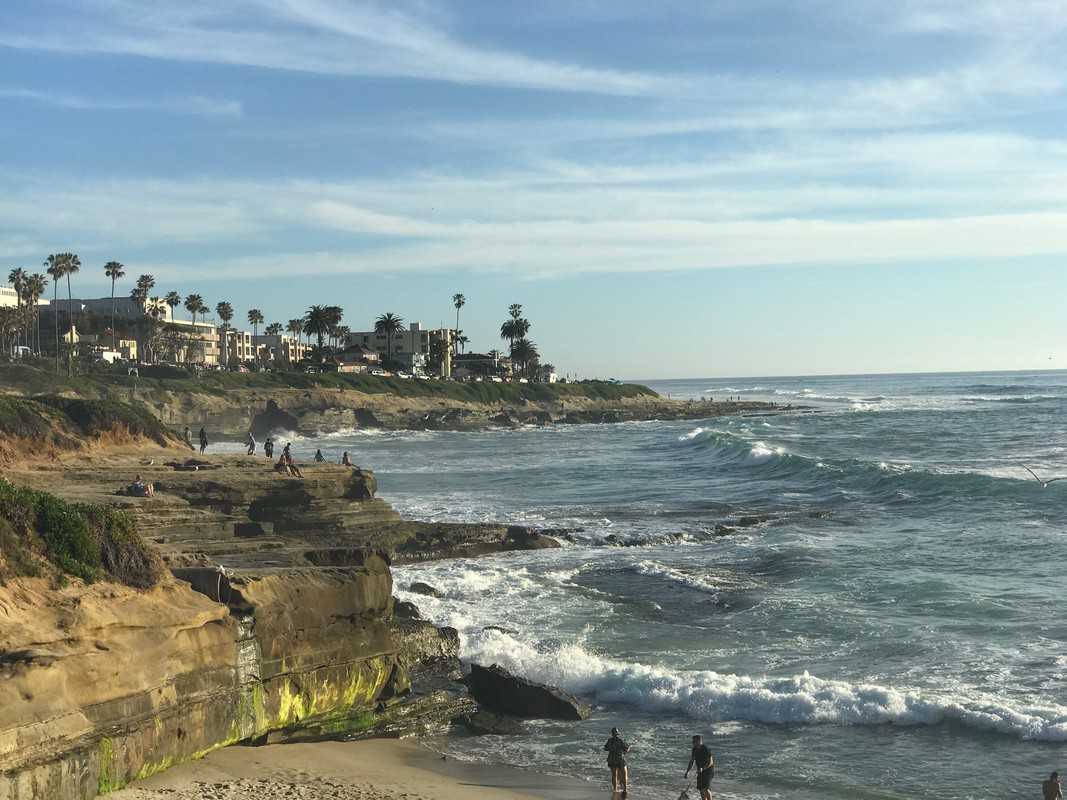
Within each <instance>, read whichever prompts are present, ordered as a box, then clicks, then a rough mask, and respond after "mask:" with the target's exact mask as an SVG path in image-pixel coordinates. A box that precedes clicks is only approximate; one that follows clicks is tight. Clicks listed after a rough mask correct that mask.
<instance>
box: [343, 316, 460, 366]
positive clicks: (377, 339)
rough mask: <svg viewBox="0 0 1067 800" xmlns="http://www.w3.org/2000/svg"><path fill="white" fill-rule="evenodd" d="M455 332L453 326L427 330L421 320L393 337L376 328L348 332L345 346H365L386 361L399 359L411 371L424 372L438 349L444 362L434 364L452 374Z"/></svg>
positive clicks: (346, 347)
mask: <svg viewBox="0 0 1067 800" xmlns="http://www.w3.org/2000/svg"><path fill="white" fill-rule="evenodd" d="M454 338H455V331H454V330H452V329H451V328H433V329H429V330H428V329H426V328H423V327H422V323H421V322H412V323H411V324H410V325H408V327H407V329H406V330H403V331H401V332H400V333H397V334H395V335H394V336H393V341H392V350H391V351H390V350H389V346H390V343H389V337H388V336H386V335H385V334H384V333H378V332H376V331H373V330H371V331H355V332H352V333H349V334H348V337H347V338H346V340H345V349H346V350H347V349H348V348H350V347H352V346H356V345H359V346H362V347H365V348H367V349H368V350H372V351H374V352H375V353H377V354H378V355H379V356H380V357H381V358H382V359H383V361H395V362H397V363H399V364H400V365H401V366H402V367H403V368H404V369H406V370H409V371H412V370H414V371H422V370H423V369H425V366H426V365H427V364H428V363H429V362H430V361H431V360H432V357H433V355H434V354H435V352H438V353H440V354H441V356H442V357H441V361H440V364H430V366H431V367H433V368H434V369H437V370H439V373H440V375H441V377H443V378H450V377H452V351H453V340H454Z"/></svg>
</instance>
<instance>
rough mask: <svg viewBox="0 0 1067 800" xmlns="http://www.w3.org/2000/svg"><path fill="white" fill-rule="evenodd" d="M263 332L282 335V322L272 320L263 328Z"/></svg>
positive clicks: (270, 334) (269, 334)
mask: <svg viewBox="0 0 1067 800" xmlns="http://www.w3.org/2000/svg"><path fill="white" fill-rule="evenodd" d="M263 332H264V333H265V334H267V336H280V335H281V332H282V324H281V323H280V322H272V323H271V324H270V325H268V326H267V327H266V328H264V329H263Z"/></svg>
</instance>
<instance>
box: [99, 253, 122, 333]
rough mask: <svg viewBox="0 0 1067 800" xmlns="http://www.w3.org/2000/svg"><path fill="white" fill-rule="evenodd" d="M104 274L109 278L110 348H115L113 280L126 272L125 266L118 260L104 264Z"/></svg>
mask: <svg viewBox="0 0 1067 800" xmlns="http://www.w3.org/2000/svg"><path fill="white" fill-rule="evenodd" d="M104 274H105V275H107V277H109V278H111V349H112V350H114V349H115V281H117V280H118V279H119V278H121V277H123V276H124V275H125V274H126V268H125V267H124V266H123V265H122V264H120V263H119V262H118V261H108V262H107V263H106V264H104Z"/></svg>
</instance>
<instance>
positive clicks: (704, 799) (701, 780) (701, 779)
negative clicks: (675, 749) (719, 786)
mask: <svg viewBox="0 0 1067 800" xmlns="http://www.w3.org/2000/svg"><path fill="white" fill-rule="evenodd" d="M693 765H696V768H697V791H698V792H700V797H701V800H711V779H712V778H714V777H715V759H714V758H712V757H711V750H709V749H708V746H707V745H706V744H704V741H703V740H702V739H701V738H700V737H699V736H694V737H693V752H692V753H691V754H690V756H689V766H688V767H686V768H685V777H687V778H688V777H689V770H691V769H692V768H693Z"/></svg>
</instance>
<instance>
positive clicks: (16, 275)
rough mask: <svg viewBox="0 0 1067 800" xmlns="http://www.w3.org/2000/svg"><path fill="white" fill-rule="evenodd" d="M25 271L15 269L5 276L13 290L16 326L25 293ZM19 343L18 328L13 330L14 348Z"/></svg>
mask: <svg viewBox="0 0 1067 800" xmlns="http://www.w3.org/2000/svg"><path fill="white" fill-rule="evenodd" d="M26 277H27V276H26V270H24V269H23V268H22V267H16V268H15V269H13V270H11V272H9V273H8V274H7V282H8V283H10V284H11V287H12V288H13V289H14V290H15V316H14V317H13V319H15V320H16V324H17V322H18V320H19V318H20V317H21V316H22V297H23V295H24V294H25V293H26ZM18 343H19V328H18V327H16V328H15V346H16V347H17V346H18Z"/></svg>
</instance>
